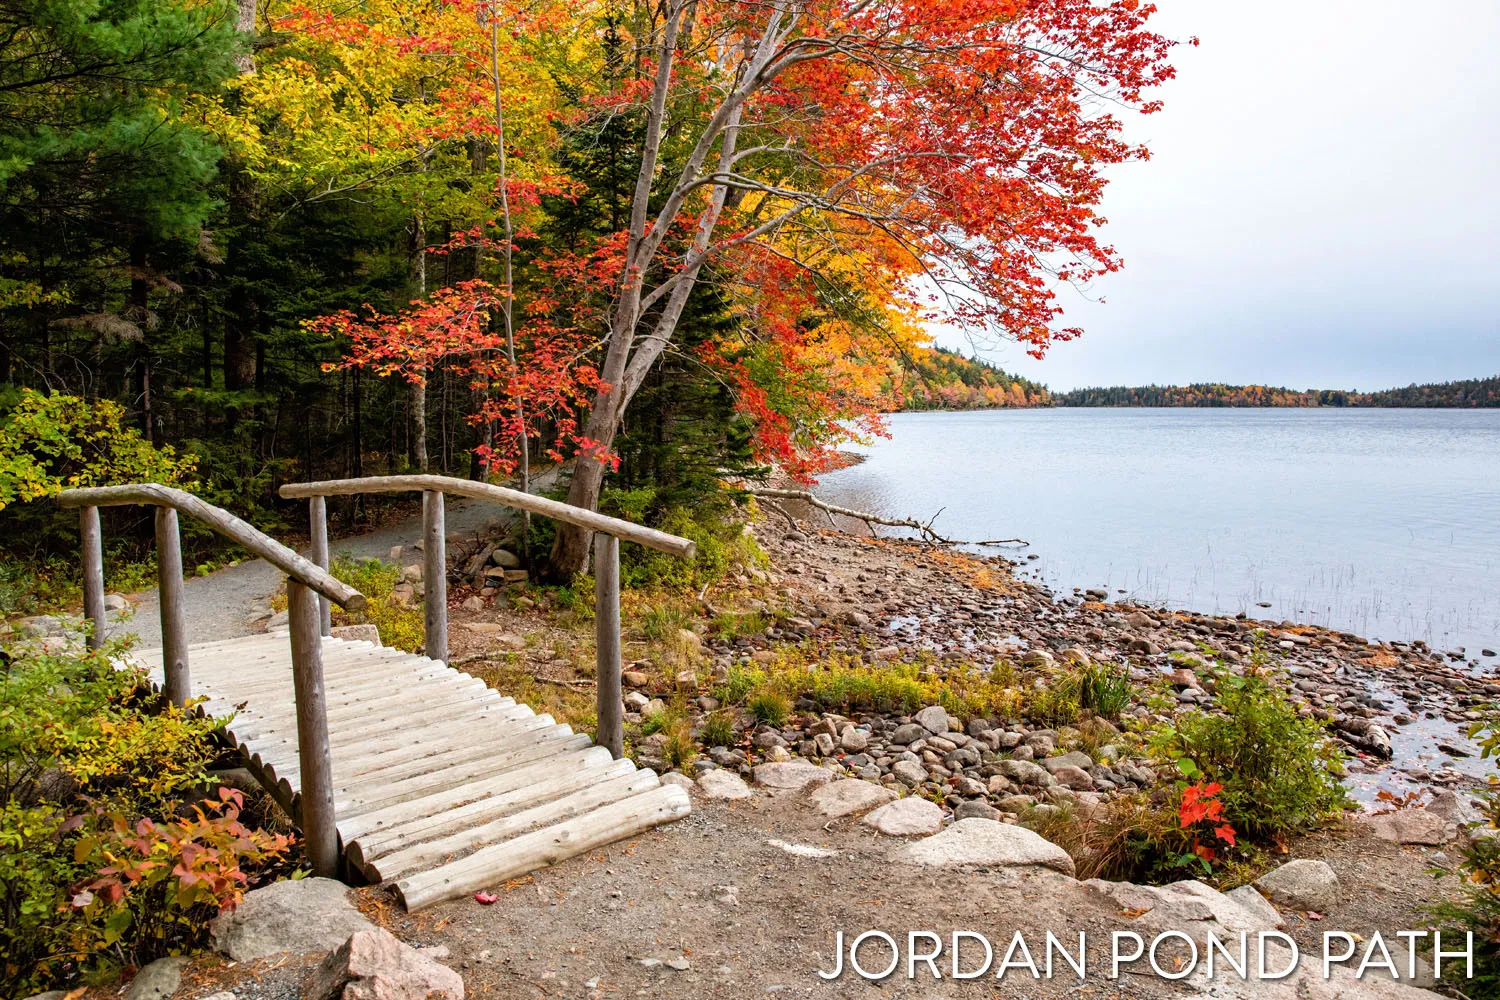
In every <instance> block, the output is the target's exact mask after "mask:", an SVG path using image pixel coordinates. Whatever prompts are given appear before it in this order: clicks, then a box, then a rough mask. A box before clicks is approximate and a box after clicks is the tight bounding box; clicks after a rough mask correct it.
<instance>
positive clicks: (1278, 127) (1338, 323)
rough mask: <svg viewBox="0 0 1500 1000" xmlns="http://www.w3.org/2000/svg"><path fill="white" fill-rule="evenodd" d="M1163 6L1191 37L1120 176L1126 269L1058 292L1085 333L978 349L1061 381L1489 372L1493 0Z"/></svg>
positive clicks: (1115, 231) (1434, 376) (1350, 380)
mask: <svg viewBox="0 0 1500 1000" xmlns="http://www.w3.org/2000/svg"><path fill="white" fill-rule="evenodd" d="M1156 2H1157V4H1158V6H1159V7H1160V8H1161V10H1160V13H1159V14H1158V15H1157V19H1156V23H1157V25H1158V30H1160V31H1162V32H1164V33H1166V34H1169V35H1171V36H1173V37H1177V38H1186V37H1188V36H1189V35H1194V34H1196V35H1198V36H1199V37H1200V38H1201V39H1202V45H1201V47H1199V48H1197V49H1193V48H1189V47H1187V46H1180V47H1179V48H1177V49H1176V50H1174V52H1175V57H1174V62H1175V63H1176V65H1177V69H1178V74H1177V79H1176V80H1174V81H1172V82H1171V83H1170V84H1169V85H1168V86H1167V87H1166V88H1164V91H1163V94H1162V96H1163V97H1164V99H1165V100H1166V103H1167V107H1166V109H1165V110H1164V111H1162V112H1160V113H1159V114H1156V115H1152V116H1149V117H1144V118H1142V117H1138V116H1137V117H1136V118H1134V119H1132V122H1131V124H1130V134H1131V135H1132V136H1135V137H1138V138H1140V139H1141V140H1144V141H1145V142H1146V143H1147V144H1148V145H1149V146H1150V147H1151V149H1152V152H1153V156H1152V159H1151V160H1150V161H1149V162H1147V163H1143V164H1130V165H1126V166H1123V167H1120V168H1117V169H1116V170H1115V171H1114V172H1113V173H1112V175H1111V177H1112V183H1111V184H1110V187H1109V189H1108V191H1107V193H1106V194H1105V201H1104V213H1105V215H1106V216H1107V217H1108V218H1109V220H1110V224H1109V225H1108V226H1106V227H1105V228H1104V230H1103V238H1104V240H1105V241H1106V242H1108V243H1112V244H1113V245H1114V246H1115V247H1116V248H1117V249H1118V250H1119V251H1120V253H1121V254H1122V255H1123V257H1124V259H1125V269H1124V270H1123V271H1121V272H1119V273H1118V274H1114V275H1110V276H1108V277H1107V278H1105V279H1104V280H1103V281H1102V282H1100V283H1098V284H1097V285H1096V286H1095V288H1094V289H1093V292H1092V294H1094V295H1098V296H1102V297H1103V298H1104V299H1105V302H1104V303H1103V304H1099V303H1095V302H1091V301H1089V300H1087V299H1085V298H1082V297H1080V296H1078V295H1077V294H1075V293H1073V292H1071V291H1065V292H1063V293H1062V294H1063V304H1064V306H1065V308H1066V309H1067V315H1066V316H1065V322H1067V324H1068V325H1073V324H1077V325H1081V326H1082V327H1083V328H1084V330H1085V335H1084V337H1082V338H1081V339H1079V340H1076V341H1073V342H1071V343H1067V344H1058V345H1056V346H1054V347H1053V348H1052V349H1051V350H1050V351H1049V352H1048V355H1047V357H1046V359H1045V360H1043V361H1040V362H1037V361H1032V360H1031V359H1029V358H1027V357H1026V356H1025V354H1024V352H1023V351H1021V349H1020V348H1018V347H1016V346H1015V345H1012V344H1005V345H1001V346H1000V347H998V348H992V349H990V350H987V351H984V352H983V353H984V354H985V355H986V356H987V357H988V358H989V359H990V360H992V361H995V362H997V363H999V364H1001V365H1002V366H1003V367H1006V368H1008V369H1010V370H1011V371H1015V372H1017V373H1019V374H1023V375H1025V376H1027V377H1029V378H1033V379H1037V380H1039V381H1042V382H1045V383H1047V384H1048V385H1050V386H1051V387H1052V388H1054V389H1068V388H1073V387H1076V386H1083V385H1117V384H1131V385H1134V384H1144V383H1149V382H1157V383H1185V382H1193V381H1214V382H1230V383H1270V384H1273V385H1286V386H1291V387H1293V388H1308V387H1316V388H1357V389H1361V390H1368V389H1379V388H1385V387H1388V386H1393V385H1406V384H1408V383H1410V382H1427V381H1443V380H1447V379H1456V378H1474V377H1482V376H1489V375H1495V374H1500V55H1497V54H1496V49H1495V42H1496V39H1497V38H1500V0H1427V2H1425V3H1420V4H1412V3H1410V2H1399V3H1398V2H1394V0H1259V2H1256V3H1234V2H1222V0H1156ZM939 342H940V343H944V344H946V345H948V346H958V347H964V348H965V350H966V352H967V350H968V348H967V345H966V343H965V341H964V339H963V338H962V337H961V336H960V335H956V334H953V333H951V332H942V333H940V334H939Z"/></svg>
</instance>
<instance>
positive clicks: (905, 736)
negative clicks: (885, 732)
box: [891, 722, 927, 747]
mask: <svg viewBox="0 0 1500 1000" xmlns="http://www.w3.org/2000/svg"><path fill="white" fill-rule="evenodd" d="M926 736H927V730H926V729H924V728H922V727H921V726H919V725H917V724H916V723H915V722H908V723H906V724H905V725H903V726H897V727H896V731H895V732H894V733H892V734H891V743H892V744H893V745H895V746H898V747H904V746H906V745H907V744H909V743H915V742H917V740H920V739H925V738H926Z"/></svg>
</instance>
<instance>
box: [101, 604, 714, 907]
mask: <svg viewBox="0 0 1500 1000" xmlns="http://www.w3.org/2000/svg"><path fill="white" fill-rule="evenodd" d="M131 660H132V661H133V662H135V663H137V664H139V665H142V666H144V667H145V668H146V669H147V670H148V671H149V672H150V675H151V679H152V681H153V682H154V683H156V684H158V685H160V684H161V682H162V668H161V651H160V650H144V651H141V652H139V653H136V654H133V655H132V657H131ZM188 662H189V665H190V670H191V675H192V687H193V694H194V695H195V696H199V697H205V698H206V699H207V700H206V701H205V703H204V704H203V710H204V711H205V712H207V713H208V714H210V715H215V716H221V717H223V716H230V715H233V720H232V721H231V722H230V723H229V725H228V727H227V731H228V735H229V738H230V739H231V740H232V741H233V742H234V743H235V744H236V745H237V746H238V747H239V749H240V751H241V753H242V754H243V755H244V757H245V759H246V761H247V763H248V765H249V768H250V770H251V772H252V773H253V774H255V776H256V778H257V779H258V780H259V781H260V782H261V783H262V784H264V785H265V786H266V788H268V789H269V790H270V791H271V793H272V794H273V795H275V796H276V798H277V800H278V801H279V802H280V803H281V804H282V806H283V807H284V808H285V809H287V811H288V812H289V813H290V814H291V815H293V816H295V815H297V786H298V756H297V721H296V711H295V707H294V703H293V696H292V666H291V648H290V644H289V642H288V640H287V635H286V633H285V632H276V633H267V634H264V635H255V636H246V637H244V638H239V639H228V640H223V641H220V642H205V643H199V644H197V645H194V646H191V647H190V648H189V654H188ZM323 672H324V686H325V689H326V691H327V703H328V733H329V742H330V744H331V750H332V759H333V776H334V800H335V816H336V820H337V825H338V830H339V836H340V839H341V842H342V849H343V854H344V859H345V862H346V864H347V867H348V869H349V871H350V873H351V874H356V873H357V874H358V875H359V876H362V877H363V878H365V879H367V880H369V881H371V882H388V881H393V882H394V884H395V890H396V892H397V895H398V896H399V897H400V899H401V901H402V904H403V905H404V906H406V908H407V909H408V910H415V909H419V908H421V907H423V906H427V905H430V904H432V903H435V902H439V901H441V900H444V899H451V898H454V897H457V896H462V895H465V894H467V893H470V892H473V891H475V890H477V889H482V888H485V887H486V886H493V885H497V884H499V883H501V882H503V881H505V880H506V879H510V878H515V877H517V876H519V875H524V874H525V873H527V872H530V871H534V870H535V869H537V868H541V867H544V866H546V865H549V864H554V863H556V862H557V861H560V860H562V859H564V858H568V857H571V856H573V855H575V854H580V853H582V852H584V851H587V850H590V849H592V848H595V847H598V846H600V845H603V844H607V843H610V842H612V841H615V840H619V839H622V838H625V837H630V836H634V835H636V834H638V833H640V832H641V831H643V830H646V829H649V828H650V827H653V826H657V825H659V824H662V823H667V822H671V821H672V820H675V819H679V818H681V817H683V816H686V815H687V814H688V812H689V808H690V807H689V803H688V797H687V793H686V792H684V791H683V790H682V789H681V788H678V787H675V786H671V785H662V784H661V783H660V782H659V781H658V780H657V777H656V774H655V773H654V772H652V771H649V770H641V769H637V768H636V766H635V765H634V764H633V763H632V762H631V761H629V760H628V759H626V760H614V759H613V758H612V757H611V756H610V753H609V751H608V750H607V749H605V748H603V747H596V746H594V745H593V742H592V741H591V740H590V739H589V737H588V736H586V735H584V734H581V733H574V732H573V731H572V729H570V728H569V727H568V726H566V725H561V724H558V723H556V722H555V721H554V720H553V719H552V717H551V716H549V715H537V714H536V713H534V712H533V711H532V710H531V709H530V708H529V707H527V706H526V705H523V704H517V703H516V702H515V701H514V700H512V699H510V698H507V697H504V696H502V695H501V694H499V693H498V692H496V691H493V690H491V689H490V688H488V687H486V686H485V684H484V682H482V681H480V680H479V679H478V678H475V677H471V676H470V675H468V674H465V673H462V672H461V671H458V670H454V669H453V668H451V667H449V666H447V665H446V664H443V663H441V662H439V661H436V660H429V659H427V658H426V657H422V656H416V655H413V654H410V653H403V652H401V651H399V650H394V649H387V648H382V647H380V646H376V645H373V644H371V643H368V642H351V641H347V640H343V639H332V638H327V639H324V640H323Z"/></svg>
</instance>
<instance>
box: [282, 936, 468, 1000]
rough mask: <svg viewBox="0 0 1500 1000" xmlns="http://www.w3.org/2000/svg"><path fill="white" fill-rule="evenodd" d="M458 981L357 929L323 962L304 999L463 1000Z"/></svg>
mask: <svg viewBox="0 0 1500 1000" xmlns="http://www.w3.org/2000/svg"><path fill="white" fill-rule="evenodd" d="M463 995H464V981H463V979H462V978H461V977H460V976H459V974H458V973H456V972H454V971H453V970H452V969H450V968H448V967H447V966H445V965H440V964H438V963H437V962H435V961H433V960H432V959H430V958H428V957H427V956H425V955H423V954H422V953H421V952H419V951H417V949H415V948H413V947H411V946H410V945H406V944H402V943H401V942H400V941H397V940H396V939H395V937H393V936H392V935H391V932H390V931H387V930H382V929H379V928H373V927H372V928H370V929H369V930H363V931H358V932H356V933H354V934H352V935H350V937H349V939H348V940H347V941H345V942H344V943H343V944H341V945H339V947H338V950H337V951H335V952H334V953H333V954H331V955H329V956H328V957H327V958H325V959H323V962H322V964H321V965H319V966H318V967H317V969H316V970H314V971H313V974H312V978H311V979H310V980H309V981H308V984H307V987H306V989H305V991H304V993H303V996H304V997H306V998H307V1000H439V998H441V1000H463Z"/></svg>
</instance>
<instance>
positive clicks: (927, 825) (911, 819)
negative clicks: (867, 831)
mask: <svg viewBox="0 0 1500 1000" xmlns="http://www.w3.org/2000/svg"><path fill="white" fill-rule="evenodd" d="M860 822H861V823H863V824H865V825H866V826H869V827H873V828H874V829H875V830H877V831H879V832H880V833H883V834H885V835H886V836H887V837H918V836H924V835H926V834H930V833H937V832H938V830H940V829H942V826H943V810H942V809H941V808H940V807H939V806H938V805H937V803H935V802H931V801H928V800H927V799H924V798H921V797H919V796H915V795H909V796H907V797H906V798H904V799H897V800H896V801H894V802H888V803H886V804H885V805H883V806H881V807H880V808H879V809H876V810H875V811H874V812H872V813H870V814H869V815H868V816H866V817H864V818H863V819H861V820H860Z"/></svg>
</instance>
